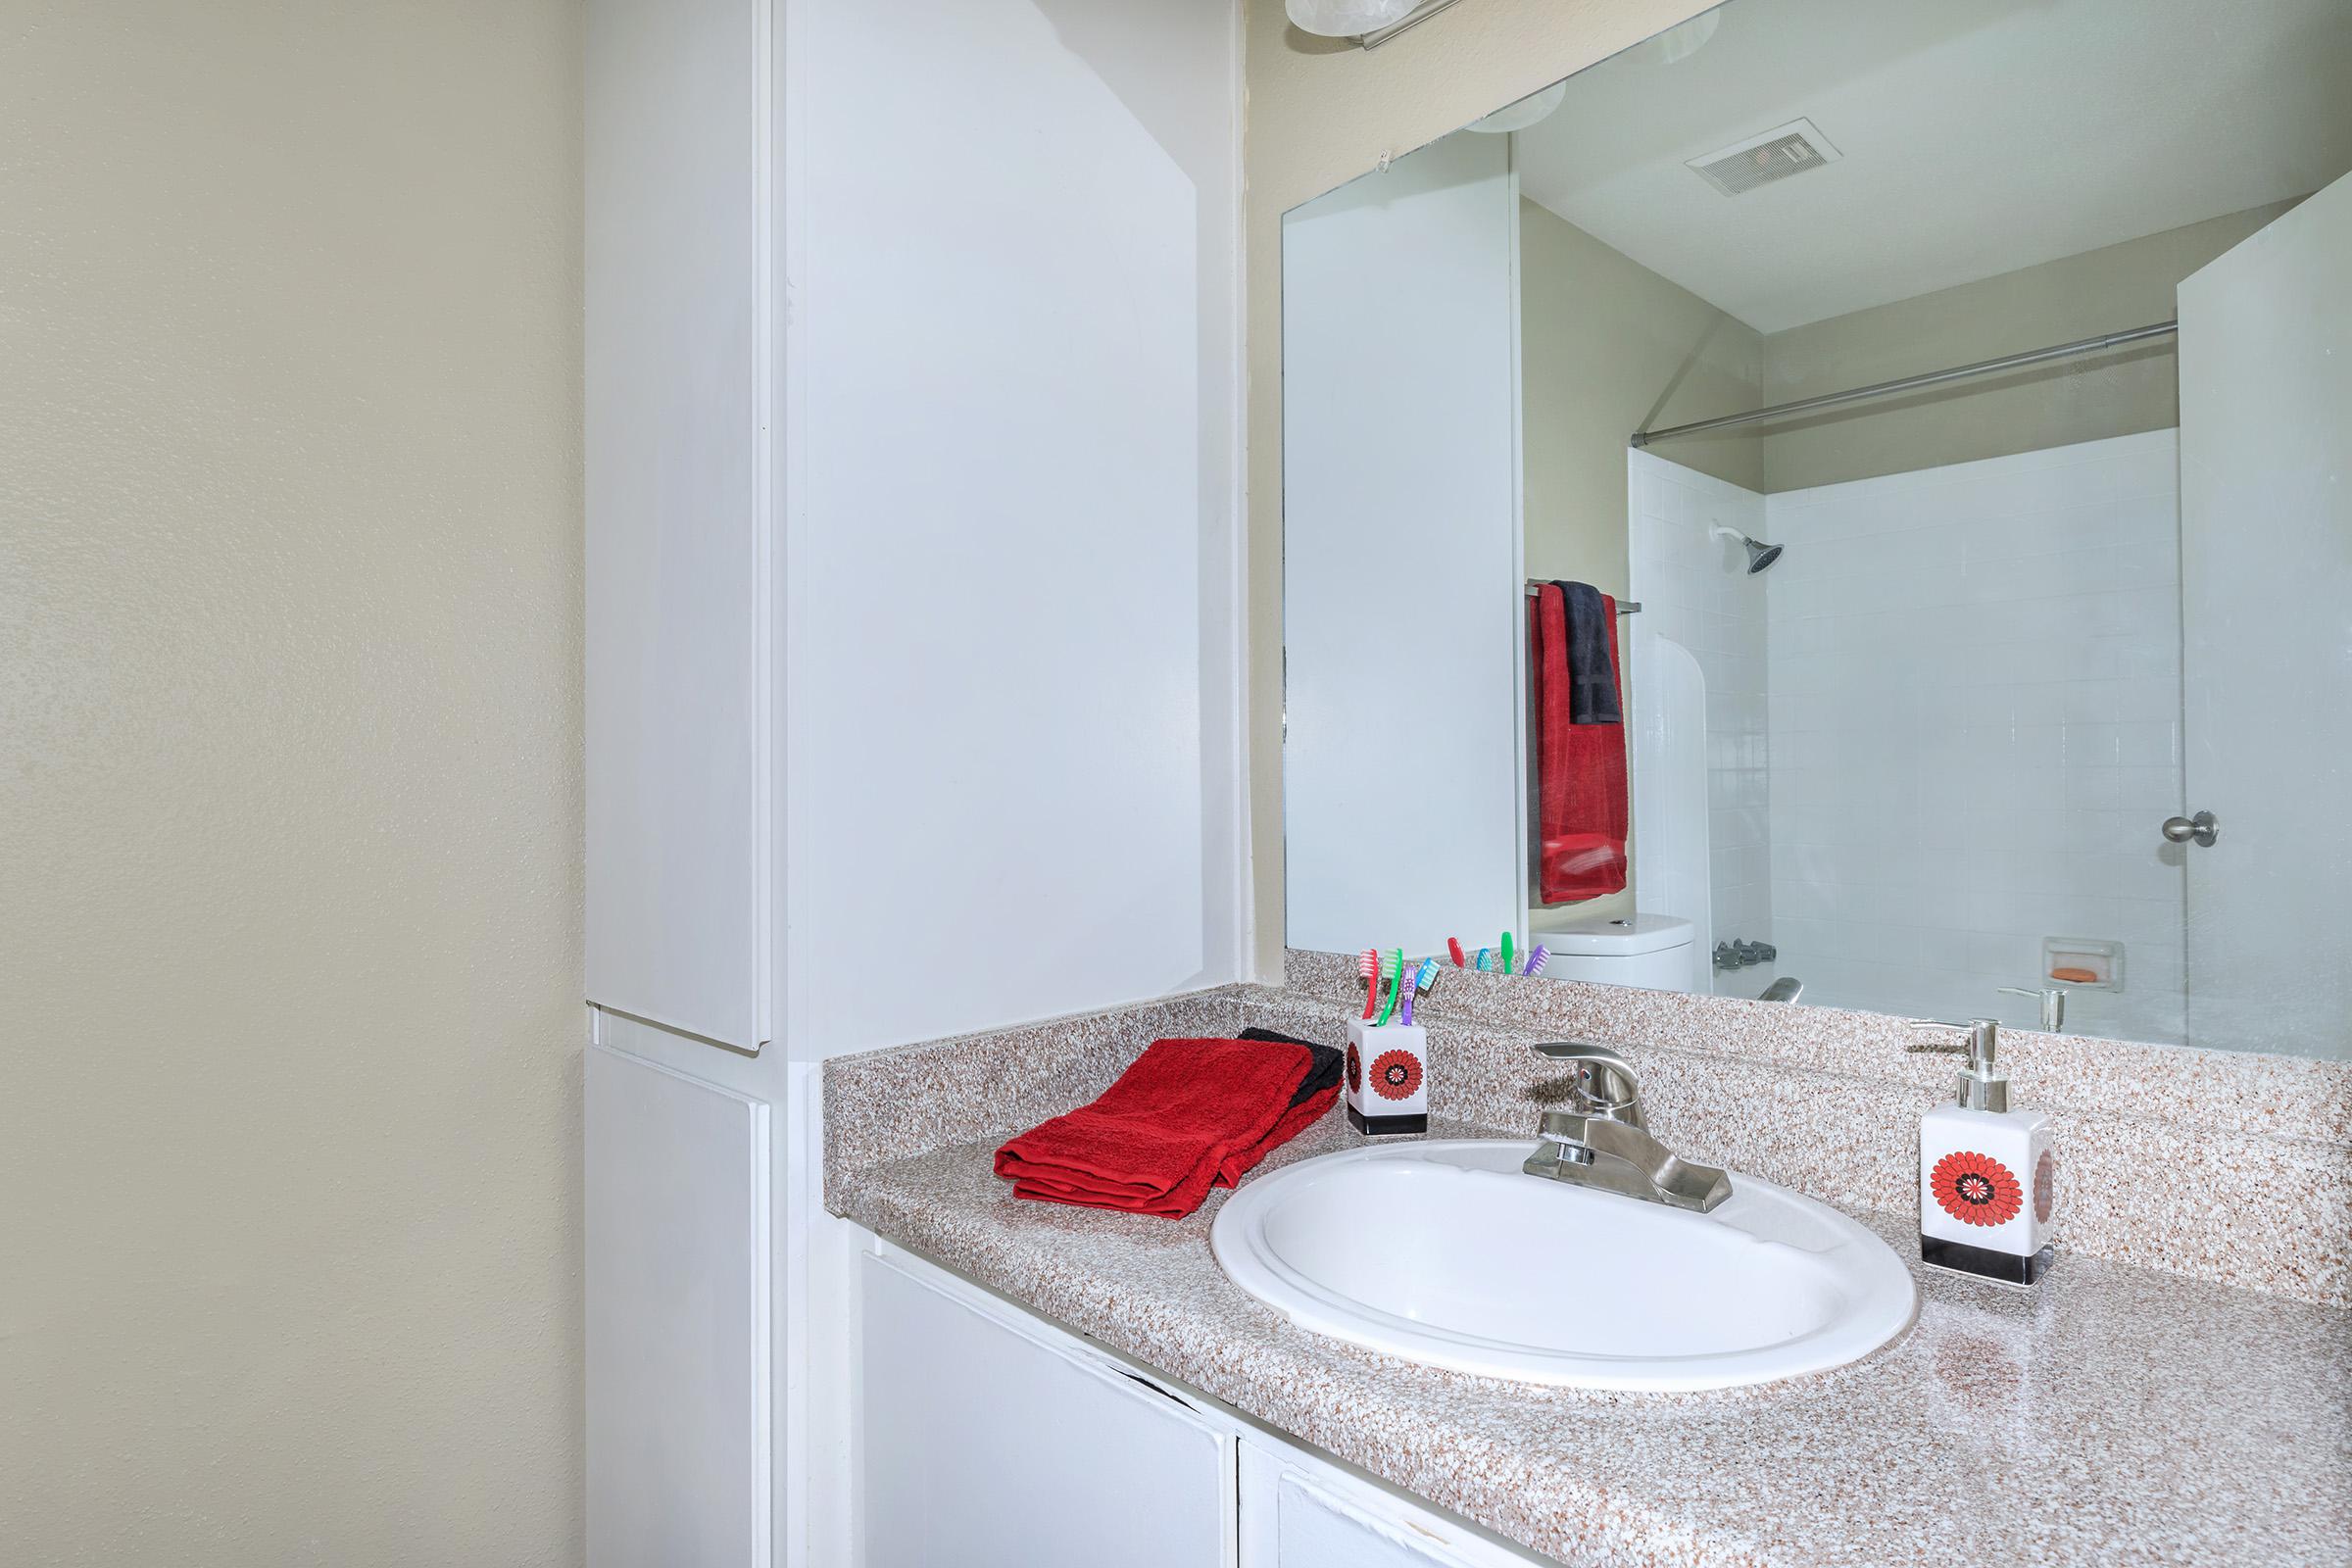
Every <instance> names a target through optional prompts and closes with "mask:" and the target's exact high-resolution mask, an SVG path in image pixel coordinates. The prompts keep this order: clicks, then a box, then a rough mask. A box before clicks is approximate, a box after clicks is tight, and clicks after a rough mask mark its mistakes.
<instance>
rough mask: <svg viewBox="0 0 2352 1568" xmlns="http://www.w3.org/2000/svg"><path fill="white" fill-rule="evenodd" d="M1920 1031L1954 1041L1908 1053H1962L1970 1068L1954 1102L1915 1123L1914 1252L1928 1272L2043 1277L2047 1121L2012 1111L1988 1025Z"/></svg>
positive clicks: (2052, 1200) (2048, 1185)
mask: <svg viewBox="0 0 2352 1568" xmlns="http://www.w3.org/2000/svg"><path fill="white" fill-rule="evenodd" d="M1927 1027H1931V1028H1936V1029H1948V1030H1952V1031H1955V1032H1956V1033H1957V1034H1958V1035H1959V1037H1960V1039H1959V1040H1957V1041H1955V1042H1954V1043H1953V1044H1950V1045H1942V1044H1937V1045H1922V1046H1919V1047H1916V1048H1914V1049H1918V1050H1926V1051H1965V1052H1967V1054H1968V1064H1967V1065H1966V1066H1965V1067H1963V1068H1962V1069H1961V1070H1960V1085H1959V1094H1958V1096H1957V1098H1956V1100H1955V1101H1954V1102H1953V1103H1949V1104H1943V1105H1938V1106H1936V1108H1935V1109H1934V1110H1931V1111H1929V1112H1928V1113H1927V1115H1926V1116H1925V1117H1923V1118H1922V1119H1921V1121H1920V1124H1919V1255H1920V1257H1921V1258H1922V1259H1923V1260H1925V1261H1926V1262H1927V1263H1929V1264H1930V1265H1932V1266H1934V1267H1936V1268H1943V1269H1951V1270H1953V1271H1955V1272H1957V1273H1962V1274H1973V1275H1976V1276H1977V1277H1979V1278H1981V1279H1988V1280H1994V1281H1997V1282H1999V1283H2000V1284H2003V1285H2017V1286H2027V1285H2032V1284H2034V1282H2035V1281H2037V1280H2039V1279H2040V1278H2041V1277H2042V1276H2043V1275H2044V1274H2046V1273H2048V1272H2049V1269H2050V1261H2051V1258H2052V1256H2053V1253H2052V1251H2051V1249H2050V1216H2051V1215H2052V1214H2053V1213H2054V1212H2056V1204H2057V1180H2058V1162H2057V1157H2056V1155H2055V1154H2053V1153H2052V1152H2051V1150H2050V1119H2049V1117H2047V1116H2045V1115H2043V1114H2042V1113H2041V1112H2039V1111H2034V1110H2018V1109H2013V1108H2011V1106H2010V1103H2009V1078H2008V1075H2007V1074H2006V1073H2004V1072H2002V1071H2001V1070H2000V1066H1999V1064H1998V1061H1997V1059H1996V1058H1997V1056H1998V1054H1999V1051H2000V1028H2001V1026H2000V1024H1999V1023H1997V1022H1996V1021H1995V1020H1993V1019H1990V1018H1976V1019H1972V1020H1970V1021H1969V1022H1968V1023H1966V1024H1933V1025H1928V1026H1927Z"/></svg>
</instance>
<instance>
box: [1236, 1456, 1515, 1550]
mask: <svg viewBox="0 0 2352 1568" xmlns="http://www.w3.org/2000/svg"><path fill="white" fill-rule="evenodd" d="M1539 1560H1540V1559H1538V1558H1536V1557H1533V1556H1529V1555H1527V1554H1525V1553H1523V1552H1520V1551H1517V1550H1515V1549H1513V1548H1511V1547H1507V1546H1503V1545H1499V1544H1495V1542H1493V1541H1491V1540H1488V1539H1486V1538H1484V1537H1481V1536H1478V1535H1475V1534H1473V1533H1472V1532H1471V1531H1470V1530H1468V1529H1466V1528H1465V1527H1463V1526H1462V1525H1460V1524H1457V1523H1455V1522H1454V1521H1451V1520H1448V1519H1446V1518H1444V1517H1443V1516H1441V1515H1438V1514H1435V1513H1432V1512H1430V1511H1429V1510H1427V1509H1424V1508H1420V1507H1417V1506H1415V1505H1414V1504H1412V1503H1410V1502H1408V1501H1406V1500H1405V1499H1403V1498H1401V1497H1398V1496H1397V1495H1394V1494H1391V1493H1389V1492H1386V1491H1384V1490H1383V1489H1381V1488H1379V1487H1376V1486H1373V1485H1371V1484H1370V1483H1368V1482H1364V1481H1361V1480H1358V1479H1356V1478H1355V1477H1354V1476H1351V1475H1349V1474H1348V1472H1346V1471H1344V1470H1341V1469H1339V1468H1337V1467H1336V1466H1333V1465H1328V1464H1324V1463H1322V1462H1321V1461H1319V1460H1316V1459H1312V1458H1310V1457H1308V1456H1307V1455H1306V1454H1304V1453H1301V1452H1299V1451H1298V1450H1296V1449H1289V1448H1276V1447H1268V1446H1260V1445H1259V1444H1258V1443H1256V1442H1255V1441H1251V1442H1248V1443H1244V1444H1243V1445H1242V1454H1241V1568H1519V1565H1521V1564H1527V1563H1534V1562H1537V1561H1539Z"/></svg>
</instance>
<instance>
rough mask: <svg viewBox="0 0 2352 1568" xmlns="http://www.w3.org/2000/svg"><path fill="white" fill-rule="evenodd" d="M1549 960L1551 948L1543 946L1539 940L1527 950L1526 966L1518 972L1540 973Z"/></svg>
mask: <svg viewBox="0 0 2352 1568" xmlns="http://www.w3.org/2000/svg"><path fill="white" fill-rule="evenodd" d="M1550 961H1551V950H1550V949H1549V948H1547V947H1545V946H1544V944H1543V943H1541V942H1539V943H1537V944H1536V945H1535V946H1534V947H1533V948H1530V949H1529V950H1528V953H1527V967H1526V968H1525V969H1523V970H1521V971H1520V972H1521V973H1523V974H1542V973H1543V972H1544V965H1545V964H1547V963H1549V962H1550Z"/></svg>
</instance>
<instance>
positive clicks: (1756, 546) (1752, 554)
mask: <svg viewBox="0 0 2352 1568" xmlns="http://www.w3.org/2000/svg"><path fill="white" fill-rule="evenodd" d="M1707 532H1708V533H1710V534H1712V535H1714V536H1715V537H1717V538H1719V539H1737V540H1739V541H1740V545H1741V547H1742V548H1744V549H1745V550H1746V551H1747V574H1748V575H1749V576H1750V577H1753V576H1754V575H1755V574H1756V573H1757V572H1759V571H1762V570H1764V569H1765V568H1766V567H1768V566H1770V565H1771V564H1773V563H1774V562H1776V561H1778V560H1780V559H1781V547H1780V546H1779V545H1768V544H1764V543H1761V542H1759V541H1757V540H1754V539H1750V538H1749V537H1748V536H1747V535H1745V534H1743V533H1741V532H1740V530H1739V529H1737V528H1726V527H1724V526H1723V525H1722V524H1720V523H1718V524H1717V525H1716V526H1714V527H1712V528H1710V529H1708V530H1707Z"/></svg>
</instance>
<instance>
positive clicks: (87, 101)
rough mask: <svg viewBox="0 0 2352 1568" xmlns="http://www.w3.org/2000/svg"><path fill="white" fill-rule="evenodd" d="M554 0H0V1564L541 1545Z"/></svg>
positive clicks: (575, 1477) (562, 444)
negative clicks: (0, 1021) (0, 1022)
mask: <svg viewBox="0 0 2352 1568" xmlns="http://www.w3.org/2000/svg"><path fill="white" fill-rule="evenodd" d="M579 62H580V40H579V19H578V16H577V14H576V7H575V5H574V3H573V0H497V3H482V0H405V3H392V0H211V3H209V4H204V5H185V4H172V3H167V0H7V3H6V4H5V5H4V6H0V145H4V146H5V148H6V152H5V154H0V365H5V367H6V369H5V372H4V373H0V584H4V585H5V586H4V587H0V889H5V893H4V894H0V1009H4V1016H5V1019H6V1022H5V1026H4V1029H5V1033H4V1034H0V1192H5V1194H6V1195H7V1199H6V1201H5V1202H4V1203H0V1412H4V1413H0V1559H4V1560H6V1561H7V1562H9V1563H10V1564H31V1563H46V1562H71V1563H105V1564H170V1565H172V1568H189V1565H212V1564H219V1565H223V1568H226V1565H235V1568H252V1565H257V1564H277V1563H335V1564H373V1563H384V1564H393V1563H399V1564H417V1563H498V1564H518V1563H547V1564H562V1563H571V1562H576V1561H577V1560H578V1558H579V1551H580V1540H579V1519H580V1511H581V1497H580V1486H581V1481H580V1473H581V1472H580V1426H581V1393H580V1386H579V1378H580V1370H579V1369H580V1301H579V1275H580V1230H579V1221H580V1217H579V1213H578V1200H577V1192H578V1179H577V1177H578V1172H577V1168H576V1167H577V1161H578V1156H577V1147H578V1132H577V1120H578V1109H577V1083H576V1076H577V1062H578V1057H579V1044H580V1039H581V1033H582V1024H581V1009H580V1005H579V1000H578V999H579V996H580V974H579V961H580V960H579V955H580V933H579V906H580V857H581V844H580V806H579V774H580V736H579V723H580V625H579V620H580V549H581V542H580V513H579V481H578V474H579V452H578V419H579V412H578V382H579V308H580V307H579V298H580V290H579V277H578V262H577V257H578V252H579V230H580V216H579V184H580V171H579V146H580V140H579V114H580V106H579V90H580V89H579V80H580V63H579Z"/></svg>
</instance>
